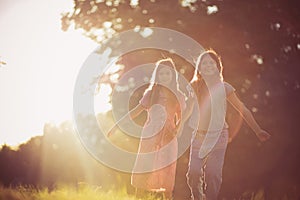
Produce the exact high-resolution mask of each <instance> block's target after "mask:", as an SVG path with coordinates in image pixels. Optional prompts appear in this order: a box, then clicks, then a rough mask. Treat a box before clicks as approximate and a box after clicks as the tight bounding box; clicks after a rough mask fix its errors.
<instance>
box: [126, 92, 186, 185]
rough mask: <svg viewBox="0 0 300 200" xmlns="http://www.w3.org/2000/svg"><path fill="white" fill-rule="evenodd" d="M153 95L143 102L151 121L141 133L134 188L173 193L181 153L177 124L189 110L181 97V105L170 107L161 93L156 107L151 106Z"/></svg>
mask: <svg viewBox="0 0 300 200" xmlns="http://www.w3.org/2000/svg"><path fill="white" fill-rule="evenodd" d="M150 93H151V92H150V91H149V92H147V93H146V94H145V95H144V96H143V97H142V99H141V100H140V104H141V105H142V106H144V107H145V108H146V110H147V112H148V118H147V121H146V123H145V125H144V127H143V130H142V135H141V139H140V144H139V149H138V154H137V158H136V162H135V165H134V168H133V172H132V176H131V184H132V185H133V186H134V187H136V188H142V189H145V190H148V191H172V190H173V188H174V184H175V173H176V160H177V150H178V143H177V137H176V123H178V121H179V119H180V116H181V112H182V110H183V109H185V107H186V105H185V99H184V96H183V95H182V94H180V95H178V96H177V99H178V101H177V102H179V103H177V104H176V105H175V106H170V105H168V101H167V98H166V96H165V94H164V93H162V92H160V93H159V95H158V98H157V99H156V103H155V104H153V105H150V96H151V95H150Z"/></svg>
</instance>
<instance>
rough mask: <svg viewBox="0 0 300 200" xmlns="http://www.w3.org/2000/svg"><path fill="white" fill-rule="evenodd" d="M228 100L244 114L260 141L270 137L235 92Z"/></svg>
mask: <svg viewBox="0 0 300 200" xmlns="http://www.w3.org/2000/svg"><path fill="white" fill-rule="evenodd" d="M227 100H228V101H229V102H230V103H231V104H232V106H233V107H234V108H235V109H236V110H237V111H238V112H239V113H240V114H241V115H242V117H243V119H244V120H245V121H246V122H247V124H248V125H249V126H250V128H251V129H252V130H253V131H254V132H255V134H256V136H257V137H258V139H259V140H260V141H262V142H263V141H266V140H268V139H269V138H270V136H271V135H270V134H269V133H268V132H266V131H264V130H262V129H261V128H260V126H259V125H258V124H257V122H256V121H255V119H254V117H253V115H252V113H251V112H250V110H249V109H248V108H247V107H246V106H245V105H244V104H243V103H242V102H241V100H240V99H239V98H238V97H237V95H236V94H235V92H232V93H231V94H230V95H229V96H228V97H227Z"/></svg>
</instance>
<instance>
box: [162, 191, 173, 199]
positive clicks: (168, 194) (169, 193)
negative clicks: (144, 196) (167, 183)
mask: <svg viewBox="0 0 300 200" xmlns="http://www.w3.org/2000/svg"><path fill="white" fill-rule="evenodd" d="M164 199H165V200H172V199H173V191H165V192H164Z"/></svg>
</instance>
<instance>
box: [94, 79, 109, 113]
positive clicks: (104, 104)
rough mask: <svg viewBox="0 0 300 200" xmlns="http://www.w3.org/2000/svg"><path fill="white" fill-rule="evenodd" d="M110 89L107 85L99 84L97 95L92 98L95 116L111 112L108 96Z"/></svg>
mask: <svg viewBox="0 0 300 200" xmlns="http://www.w3.org/2000/svg"><path fill="white" fill-rule="evenodd" d="M111 93H112V88H111V86H110V85H109V84H103V83H102V84H100V89H99V93H98V94H96V95H95V97H94V109H95V114H98V113H105V112H107V111H109V110H111V104H110V95H111Z"/></svg>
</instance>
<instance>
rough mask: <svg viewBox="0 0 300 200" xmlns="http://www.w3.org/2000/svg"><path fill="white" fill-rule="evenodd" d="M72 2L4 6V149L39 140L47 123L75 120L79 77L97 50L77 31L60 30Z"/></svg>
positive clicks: (0, 45)
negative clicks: (34, 137) (87, 60)
mask: <svg viewBox="0 0 300 200" xmlns="http://www.w3.org/2000/svg"><path fill="white" fill-rule="evenodd" d="M72 4H73V1H72V0H64V1H61V0H14V1H11V0H1V2H0V33H1V34H0V56H1V57H0V60H1V61H5V62H6V63H7V64H6V65H2V67H0V95H1V98H0V145H2V144H4V143H6V144H8V145H17V144H19V143H22V142H26V141H27V140H28V139H29V138H30V137H32V136H35V135H41V134H42V133H43V132H42V131H43V126H44V124H45V123H46V122H53V123H56V124H59V123H60V122H62V121H65V120H70V119H72V106H73V99H72V97H73V89H74V84H75V80H76V77H77V74H78V72H79V70H80V67H81V65H82V64H83V62H84V60H85V59H86V58H87V57H88V55H89V54H90V53H91V52H92V51H93V50H94V49H95V48H96V47H97V44H96V43H95V42H93V41H92V40H90V39H88V38H86V37H84V36H82V35H81V34H80V33H79V32H78V31H76V32H75V31H73V30H69V31H68V32H63V31H61V29H60V13H61V12H66V11H69V10H71V9H72Z"/></svg>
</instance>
